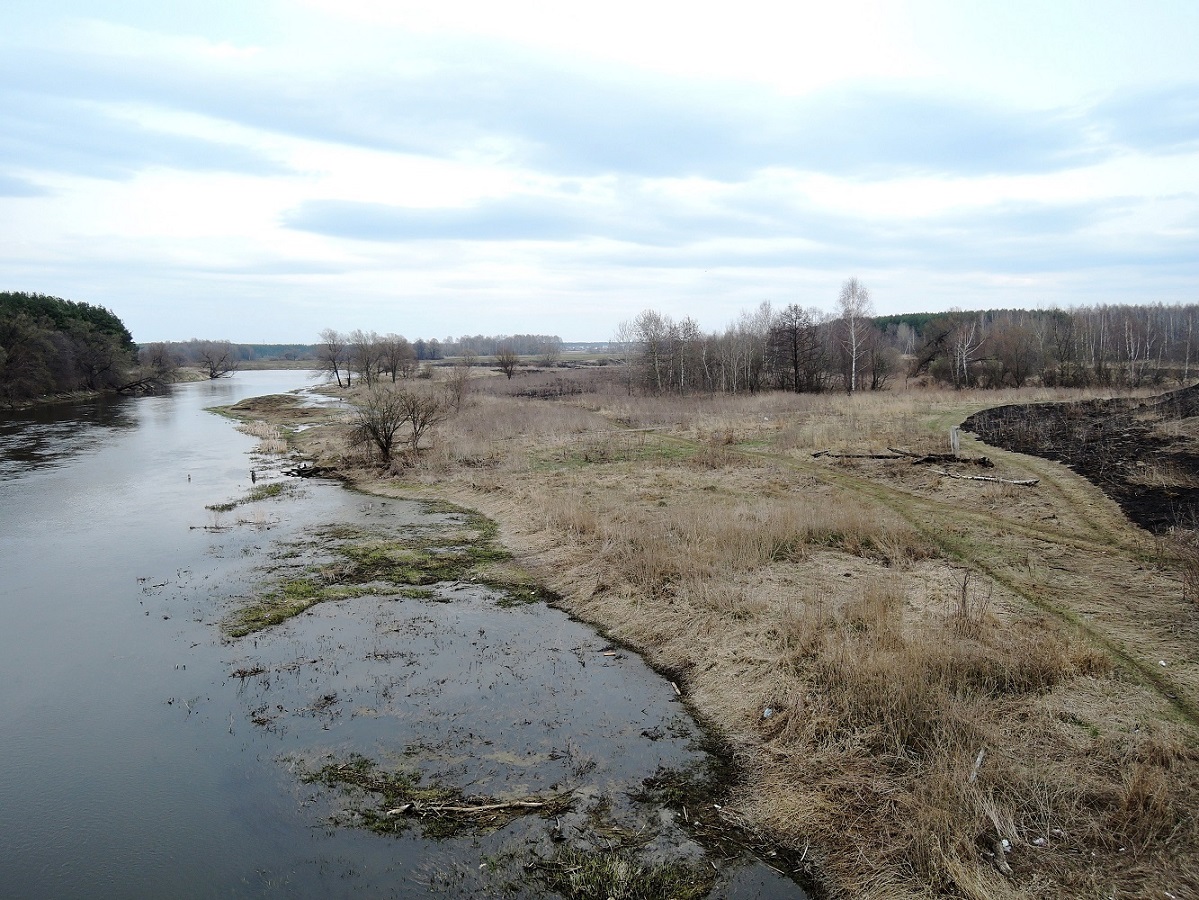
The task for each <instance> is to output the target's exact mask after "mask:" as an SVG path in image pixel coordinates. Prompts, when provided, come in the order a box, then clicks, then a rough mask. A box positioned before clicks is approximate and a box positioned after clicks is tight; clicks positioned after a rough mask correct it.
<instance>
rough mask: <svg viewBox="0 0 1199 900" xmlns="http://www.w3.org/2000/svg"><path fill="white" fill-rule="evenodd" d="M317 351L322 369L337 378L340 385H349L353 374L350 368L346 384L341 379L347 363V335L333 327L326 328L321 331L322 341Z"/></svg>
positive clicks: (347, 371)
mask: <svg viewBox="0 0 1199 900" xmlns="http://www.w3.org/2000/svg"><path fill="white" fill-rule="evenodd" d="M316 352H317V361H318V362H319V363H320V371H321V372H322V373H324V374H326V375H332V376H333V377H334V378H336V379H337V386H338V387H349V386H350V377H351V376H350V371H349V369H348V368H347V369H346V373H345V374H346V380H345V384H342V381H341V371H342V368H343V367H344V366H345V363H346V339H345V336H344V335H343V334H341V333H340V332H339V331H336V330H335V329H333V328H326V329H325V330H324V331H322V332H321V342H320V343H319V344H317V347H316Z"/></svg>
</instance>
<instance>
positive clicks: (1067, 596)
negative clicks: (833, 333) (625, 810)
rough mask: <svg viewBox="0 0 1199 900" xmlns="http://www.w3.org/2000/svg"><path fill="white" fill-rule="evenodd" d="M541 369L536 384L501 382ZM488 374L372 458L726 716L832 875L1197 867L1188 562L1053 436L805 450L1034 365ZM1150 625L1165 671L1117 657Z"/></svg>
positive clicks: (956, 411) (941, 425)
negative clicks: (429, 436) (891, 377)
mask: <svg viewBox="0 0 1199 900" xmlns="http://www.w3.org/2000/svg"><path fill="white" fill-rule="evenodd" d="M555 377H557V376H555ZM534 388H535V389H536V390H535V391H533V392H534V393H537V392H541V393H540V395H539V397H540V396H547V395H548V396H549V399H540V398H525V397H519V396H514V394H515V393H516V392H517V391H519V390H524V389H529V390H532V389H534ZM475 390H476V393H475V395H474V396H473V398H472V399H470V400H469V401H468V403H467V405H466V406H465V408H464V410H463V411H462V413H461V414H460V415H459V416H458V417H456V418H455V419H454V420H452V421H451V422H449V423H447V424H446V425H445V426H444V427H443V428H442V429H441V433H440V435H439V436H438V438H437V439H436V441H435V442H434V446H433V449H431V450H430V451H428V452H427V453H426V454H425V455H424V457H423V458H422V460H421V461H420V462H419V464H418V465H417V466H416V467H415V468H408V469H405V470H403V471H402V472H401V473H400V479H399V480H397V479H394V478H391V477H384V478H381V479H380V478H378V477H376V476H373V475H371V473H368V472H366V471H360V472H359V473H358V475H359V478H361V479H362V481H363V482H364V483H367V484H369V485H370V486H371V488H372V489H373V490H377V491H380V492H383V493H390V494H395V495H414V494H416V495H424V496H439V497H445V498H447V499H451V500H454V501H456V502H459V503H463V504H465V505H467V506H471V507H474V508H476V509H479V510H480V511H482V512H484V513H486V514H487V515H489V516H491V517H492V518H494V519H496V520H497V521H498V522H499V523H500V525H501V536H502V538H503V540H504V541H505V542H506V543H507V544H508V545H509V546H510V547H511V548H512V549H513V550H514V551H516V552H517V553H518V554H519V555H520V557H521V561H522V563H523V564H524V565H526V566H529V567H531V568H533V569H535V570H537V571H539V572H541V573H542V576H543V577H544V579H545V580H546V582H547V584H548V586H549V587H551V588H553V589H554V590H556V591H557V592H559V593H560V594H561V595H562V596H563V601H562V602H563V605H564V606H565V607H566V608H568V609H569V610H570V611H571V612H573V613H575V614H576V615H579V616H581V617H582V618H585V619H587V620H589V621H591V622H594V623H596V624H597V625H598V626H599V627H601V628H602V629H604V630H605V631H607V632H608V633H609V634H611V635H612V636H614V637H616V638H619V639H621V640H623V641H626V642H628V643H629V644H631V645H632V646H634V647H636V648H638V649H639V650H641V651H642V652H643V653H644V654H645V656H646V658H647V659H648V660H649V661H650V662H651V663H652V664H654V665H656V666H658V667H659V668H660V669H661V670H662V671H664V672H665V673H667V674H668V675H669V677H670V678H671V679H672V680H673V681H675V682H676V683H677V684H678V685H679V686H680V688H681V689H682V690H683V691H684V693H685V695H686V697H687V700H688V702H689V704H690V705H691V707H692V709H693V710H694V711H695V712H696V713H697V715H698V716H699V717H700V718H702V719H703V720H705V721H706V722H707V723H708V724H710V725H711V726H713V727H714V728H716V729H718V730H719V731H720V732H721V733H722V735H723V736H724V737H725V738H726V739H727V740H728V741H730V743H731V744H732V745H733V747H734V748H735V752H736V755H737V760H738V762H739V763H740V765H741V767H742V769H743V771H744V773H745V777H744V780H743V782H742V783H741V785H740V786H739V788H738V791H737V793H736V796H735V798H734V802H733V803H732V804H731V805H730V806H729V807H728V808H727V809H726V813H727V814H728V815H729V816H730V817H732V818H734V819H735V820H737V821H740V822H743V823H745V824H746V825H747V826H748V827H750V828H753V829H757V830H759V831H761V832H762V833H763V834H764V835H766V836H767V837H769V838H770V839H772V840H774V841H776V842H778V843H780V844H783V845H786V846H788V847H790V848H792V849H794V850H795V852H796V853H797V854H799V855H802V856H803V858H804V860H805V865H806V866H810V867H811V870H812V871H813V872H815V874H816V875H817V876H818V877H819V878H820V880H821V882H822V884H823V885H824V887H825V890H826V892H827V893H828V895H829V896H837V897H879V898H884V897H886V898H891V897H939V896H958V897H972V898H1001V897H1002V898H1006V897H1110V896H1166V892H1170V893H1172V894H1173V895H1174V896H1177V897H1183V896H1188V895H1192V896H1193V895H1195V892H1196V891H1199V876H1197V869H1199V837H1197V836H1196V835H1197V834H1199V826H1197V823H1196V822H1195V804H1194V797H1195V796H1199V794H1197V793H1196V791H1197V790H1199V754H1197V753H1196V749H1195V748H1196V746H1197V744H1196V729H1195V724H1194V721H1193V720H1192V719H1189V718H1188V716H1187V714H1185V713H1182V712H1180V711H1179V709H1180V708H1179V707H1176V706H1175V705H1172V703H1173V702H1174V701H1171V700H1170V698H1169V697H1168V696H1166V694H1167V693H1168V692H1170V691H1177V692H1179V693H1180V694H1182V695H1183V696H1184V697H1185V696H1190V694H1188V693H1187V692H1188V691H1192V690H1193V684H1194V683H1196V682H1197V681H1199V679H1196V678H1195V677H1194V668H1195V667H1194V665H1193V664H1191V663H1186V662H1185V659H1184V655H1185V653H1186V650H1185V647H1186V646H1193V642H1194V637H1195V635H1194V633H1193V631H1194V629H1193V627H1192V622H1193V620H1192V619H1186V618H1185V617H1184V616H1183V615H1182V614H1181V612H1180V610H1182V609H1183V608H1182V607H1178V606H1174V605H1170V604H1171V603H1175V601H1177V602H1178V603H1181V602H1182V601H1181V599H1180V595H1181V590H1180V584H1179V578H1178V576H1177V575H1176V574H1175V571H1176V569H1175V568H1173V567H1171V566H1165V568H1164V569H1162V570H1155V569H1150V568H1147V567H1145V566H1142V565H1141V560H1142V559H1143V558H1144V557H1143V553H1144V541H1143V540H1141V539H1140V538H1138V537H1137V536H1136V535H1135V534H1134V533H1133V532H1132V530H1130V529H1128V528H1127V526H1123V525H1121V524H1120V523H1119V521H1118V519H1117V518H1115V515H1114V514H1113V513H1112V511H1111V509H1110V508H1109V506H1110V505H1104V504H1103V500H1102V497H1101V495H1098V493H1097V492H1095V491H1092V490H1090V489H1089V487H1088V486H1085V485H1079V484H1078V483H1077V479H1076V478H1074V476H1072V475H1070V474H1069V473H1068V472H1065V471H1064V470H1061V471H1059V470H1057V469H1054V468H1052V467H1051V466H1050V464H1043V463H1038V462H1029V461H1025V460H1023V459H1021V458H1015V457H1013V456H1011V455H1003V454H998V453H997V454H996V458H997V459H998V460H999V469H997V471H1006V469H1005V468H1004V467H1017V471H1023V470H1022V469H1019V467H1023V466H1034V467H1036V468H1035V471H1036V472H1037V474H1038V476H1039V477H1041V478H1042V479H1043V481H1042V488H1041V489H1040V490H1038V491H1037V492H1030V491H1028V490H1026V489H1016V488H1013V487H1011V486H1002V485H982V484H977V483H968V482H953V483H947V482H946V481H945V480H944V479H940V478H938V477H936V476H934V475H930V474H929V473H928V471H927V469H926V468H925V467H917V466H912V465H910V464H909V463H908V462H907V461H904V462H902V463H894V462H880V463H873V462H866V463H862V464H858V463H854V462H840V463H839V462H836V461H829V460H826V459H823V458H822V459H819V460H813V459H812V457H811V453H812V452H813V451H815V450H819V449H826V448H830V447H832V448H838V449H880V448H885V447H887V446H902V447H904V448H907V449H912V450H938V451H940V450H943V449H944V444H945V442H946V435H947V429H948V426H949V425H950V424H954V423H956V422H959V421H961V419H962V418H963V417H964V415H965V414H966V413H968V412H969V411H971V410H973V409H976V408H979V407H981V406H983V405H986V404H996V403H1002V402H1014V400H1015V399H1016V398H1017V397H1020V398H1021V399H1033V398H1037V399H1044V398H1045V393H1044V392H1033V391H1026V392H1024V393H1023V394H1019V395H1017V394H1015V393H1012V392H1005V393H1003V394H995V393H987V394H979V395H977V396H974V395H971V394H966V393H953V392H949V391H927V392H925V391H910V392H895V393H889V394H886V395H882V396H879V395H861V396H856V397H853V398H846V397H843V396H820V397H806V396H794V395H777V394H767V395H759V396H755V397H739V398H724V397H719V398H706V397H697V398H683V399H678V398H674V399H669V398H640V397H629V396H628V395H627V394H625V393H624V392H623V390H622V389H621V388H620V385H619V383H618V382H616V381H613V380H610V379H600V380H599V381H598V382H597V383H591V382H588V381H587V380H586V379H585V378H582V377H580V376H577V375H573V374H572V375H571V376H570V378H568V379H566V380H565V381H563V382H554V381H552V380H551V379H550V378H549V377H546V378H542V379H541V380H540V381H536V380H534V379H533V377H530V378H526V379H524V380H523V386H522V379H514V380H513V381H512V382H511V383H508V382H507V380H506V379H502V380H501V379H490V380H488V381H487V382H486V384H485V385H480V386H477V387H476V389H475ZM555 392H557V393H555ZM1055 396H1061V395H1055ZM1071 396H1072V397H1073V396H1074V395H1071ZM301 437H302V439H303V440H305V441H307V442H309V447H310V449H312V448H318V447H319V446H320V442H321V441H322V440H325V441H327V443H326V447H327V450H328V452H329V454H330V455H331V456H336V455H337V453H338V452H339V451H338V450H337V443H336V441H335V440H330V439H327V438H321V437H320V436H318V435H313V434H312V433H311V432H304V433H303V435H302V436H301ZM975 449H976V450H977V448H975ZM1097 523H1098V524H1097ZM1138 554H1140V555H1138ZM1163 565H1164V564H1163ZM1130 584H1131V585H1132V587H1131V588H1130V587H1129V586H1128V585H1130ZM1167 595H1169V596H1170V597H1173V598H1175V599H1174V600H1170V599H1168V597H1167ZM1138 604H1140V605H1138ZM1171 623H1172V624H1171ZM1171 628H1173V629H1174V631H1173V632H1171V631H1170V629H1171ZM1179 629H1182V630H1183V631H1181V632H1180V631H1179ZM1138 642H1140V643H1138ZM1112 647H1121V648H1123V650H1124V652H1125V656H1124V657H1120V658H1117V659H1113V657H1112V656H1111V655H1110V648H1112ZM1175 647H1177V650H1176V651H1175V649H1173V648H1175ZM1142 648H1143V649H1142ZM1167 648H1168V649H1167ZM1148 653H1155V654H1156V653H1162V654H1166V655H1170V656H1171V660H1170V661H1171V667H1170V668H1168V669H1166V670H1163V671H1164V672H1165V673H1166V674H1165V675H1163V676H1162V678H1166V677H1168V678H1170V679H1174V680H1173V681H1170V682H1169V687H1163V686H1162V685H1163V684H1165V682H1161V681H1160V680H1159V682H1155V683H1151V682H1149V681H1147V680H1146V679H1145V678H1144V677H1142V674H1141V673H1140V670H1138V669H1136V668H1135V667H1131V668H1130V664H1129V663H1128V662H1127V660H1130V659H1134V658H1136V659H1140V658H1144V656H1145V654H1148ZM767 711H769V713H767ZM1002 841H1007V842H1008V849H1007V850H1004V849H1002V845H1001V842H1002ZM1001 870H1004V871H1001ZM1188 892H1190V893H1188Z"/></svg>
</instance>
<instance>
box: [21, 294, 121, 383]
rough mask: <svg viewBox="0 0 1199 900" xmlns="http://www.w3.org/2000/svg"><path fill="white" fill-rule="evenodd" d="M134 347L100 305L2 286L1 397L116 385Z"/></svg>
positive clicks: (113, 316) (114, 316)
mask: <svg viewBox="0 0 1199 900" xmlns="http://www.w3.org/2000/svg"><path fill="white" fill-rule="evenodd" d="M136 352H137V348H136V346H135V345H134V343H133V336H132V335H131V334H130V333H129V330H128V329H127V328H126V327H125V323H123V322H122V321H121V320H120V319H119V318H117V316H116V315H115V314H113V313H112V312H111V311H109V310H107V309H105V308H104V307H102V306H92V305H91V304H88V303H75V302H73V301H71V300H60V299H59V298H57V297H48V296H46V295H44V294H26V293H20V292H16V293H14V292H0V398H4V399H5V400H8V401H10V402H12V401H20V400H27V399H30V398H33V397H40V396H43V395H45V394H55V393H65V392H69V391H99V390H109V389H114V388H117V387H120V386H121V385H123V384H124V383H125V382H126V380H127V378H128V376H129V372H130V370H131V369H132V367H133V365H134V361H135V357H136Z"/></svg>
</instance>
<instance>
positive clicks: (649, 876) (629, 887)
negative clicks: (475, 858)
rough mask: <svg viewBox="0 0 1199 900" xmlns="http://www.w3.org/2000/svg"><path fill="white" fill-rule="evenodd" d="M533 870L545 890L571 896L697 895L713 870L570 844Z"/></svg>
mask: <svg viewBox="0 0 1199 900" xmlns="http://www.w3.org/2000/svg"><path fill="white" fill-rule="evenodd" d="M536 871H537V875H538V877H539V878H540V879H541V881H542V882H543V883H544V884H545V886H546V887H547V888H548V889H549V890H551V891H554V892H555V893H558V894H561V895H562V896H563V897H567V898H571V900H575V898H578V900H586V898H592V897H608V898H612V900H672V898H673V900H698V898H701V897H706V896H707V895H708V892H709V891H711V889H712V885H713V884H714V883H715V881H716V873H715V872H714V871H713V870H712V869H710V868H709V867H708V866H705V865H699V864H695V865H688V864H686V863H679V862H668V863H656V864H654V863H643V862H639V861H638V860H637V859H636V858H635V857H633V856H631V855H630V854H629V853H627V852H623V851H620V850H602V851H598V852H597V851H583V850H576V849H573V848H570V847H567V848H564V849H562V850H560V851H558V852H557V853H556V854H554V856H553V857H551V858H550V859H547V860H544V861H542V862H540V863H538V864H537V866H536Z"/></svg>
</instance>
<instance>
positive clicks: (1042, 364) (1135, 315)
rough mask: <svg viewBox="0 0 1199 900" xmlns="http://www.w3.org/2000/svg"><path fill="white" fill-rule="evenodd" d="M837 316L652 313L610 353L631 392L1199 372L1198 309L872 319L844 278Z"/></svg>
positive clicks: (1081, 383) (791, 310)
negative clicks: (714, 327) (710, 317)
mask: <svg viewBox="0 0 1199 900" xmlns="http://www.w3.org/2000/svg"><path fill="white" fill-rule="evenodd" d="M839 306H840V310H839V313H838V314H831V315H830V314H827V313H823V312H822V311H820V310H818V309H803V308H801V307H799V306H797V305H794V304H792V305H790V306H787V307H785V308H783V309H775V308H773V307H772V306H771V305H770V304H769V303H764V304H762V305H761V306H760V307H759V308H758V309H756V310H754V311H753V312H745V313H742V314H741V316H740V317H739V318H738V319H737V320H736V321H734V322H732V323H731V324H730V325H728V326H727V327H726V328H725V329H724V330H723V331H720V332H711V333H705V332H703V331H701V330H700V328H699V326H698V325H697V323H696V322H695V320H693V319H690V318H685V319H681V320H675V319H672V318H670V317H669V316H666V315H663V314H661V313H658V312H655V311H654V310H646V311H645V312H643V313H641V314H640V315H639V316H637V317H636V318H635V319H633V320H630V321H626V322H622V323H621V324H620V325H619V326H618V328H617V331H616V336H615V337H614V339H613V341H612V344H611V347H612V351H613V353H614V354H615V355H616V356H617V357H618V358H619V361H620V362H621V363H622V364H623V365H624V368H625V372H626V376H627V378H628V384H629V389H630V390H638V391H644V392H648V393H691V392H719V393H739V392H742V391H750V392H753V391H758V390H767V389H774V390H790V391H800V392H816V391H825V390H841V391H847V392H853V391H858V390H882V389H885V388H887V387H889V386H891V385H893V384H894V383H895V382H896V381H897V380H911V379H917V380H918V381H921V382H924V383H940V384H945V385H951V386H953V387H958V388H965V387H972V388H973V387H977V388H1002V387H1022V386H1024V385H1026V384H1040V385H1045V386H1047V387H1091V386H1102V387H1108V386H1110V387H1140V386H1143V385H1156V384H1162V383H1165V382H1167V381H1170V382H1180V383H1181V382H1186V381H1190V380H1191V379H1192V378H1194V377H1196V376H1197V375H1199V372H1197V371H1196V368H1197V367H1196V362H1197V359H1196V341H1197V340H1199V335H1196V333H1195V332H1196V328H1195V325H1196V323H1197V322H1199V306H1197V305H1193V304H1192V305H1187V306H1165V305H1161V304H1157V305H1145V306H1105V305H1100V306H1084V307H1076V308H1073V309H1069V310H1062V309H1050V310H1031V311H1030V310H988V311H984V312H964V311H960V310H958V311H952V312H945V313H912V314H905V315H898V316H874V315H872V314H871V312H870V304H869V294H868V292H866V291H865V289H864V287H863V286H862V285H860V284H859V283H857V282H856V281H855V280H854V279H850V281H847V282H846V285H845V287H844V288H843V291H842V299H841V302H840V304H839Z"/></svg>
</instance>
